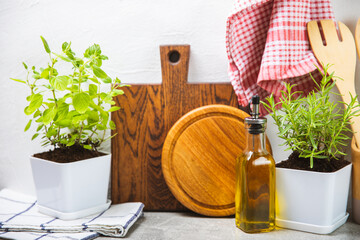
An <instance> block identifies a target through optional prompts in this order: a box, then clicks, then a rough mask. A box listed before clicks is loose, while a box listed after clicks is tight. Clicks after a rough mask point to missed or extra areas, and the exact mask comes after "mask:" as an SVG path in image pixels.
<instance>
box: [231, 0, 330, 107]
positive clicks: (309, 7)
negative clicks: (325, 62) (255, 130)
mask: <svg viewBox="0 0 360 240" xmlns="http://www.w3.org/2000/svg"><path fill="white" fill-rule="evenodd" d="M319 19H334V14H333V10H332V6H331V3H330V0H236V2H235V8H234V10H233V12H232V14H230V16H229V18H228V20H227V31H226V46H227V53H228V58H229V76H230V80H231V83H232V85H233V87H234V90H235V93H236V95H237V97H238V100H239V104H240V105H242V106H247V105H248V103H249V100H250V99H251V97H252V96H253V95H255V94H258V95H259V96H260V98H261V99H262V100H265V97H267V96H269V95H270V94H271V93H273V94H274V97H275V100H277V101H278V99H279V97H280V96H279V95H280V91H281V90H284V89H285V87H284V84H283V83H284V82H291V83H292V84H297V87H296V88H295V89H294V90H297V91H302V92H304V93H305V94H308V93H309V92H310V91H311V90H313V88H314V83H313V80H312V79H311V77H310V75H309V73H310V72H313V73H312V75H313V77H314V78H315V79H317V80H319V79H321V74H320V73H319V72H318V71H317V70H316V66H315V64H316V65H317V66H319V65H318V63H317V61H316V58H315V57H314V55H313V53H312V51H311V48H310V44H309V41H308V37H307V32H306V24H307V22H309V21H311V20H319ZM260 111H261V113H263V114H264V113H265V110H264V109H263V108H261V109H260Z"/></svg>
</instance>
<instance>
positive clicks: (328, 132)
mask: <svg viewBox="0 0 360 240" xmlns="http://www.w3.org/2000/svg"><path fill="white" fill-rule="evenodd" d="M328 68H329V66H326V67H324V71H323V74H322V76H323V77H322V79H321V82H320V83H317V82H316V81H315V79H314V78H313V77H312V79H313V81H314V82H315V84H316V87H315V89H314V90H313V91H312V92H310V93H309V94H308V95H307V97H303V96H302V93H301V92H298V91H293V88H294V86H295V85H291V84H286V91H282V92H281V97H280V101H279V102H278V103H275V101H274V97H273V95H271V96H270V97H268V98H266V101H267V102H262V103H263V106H264V107H265V109H266V110H267V111H269V112H271V113H270V115H271V116H272V118H273V119H274V121H275V124H276V125H277V127H278V130H279V132H278V136H279V137H280V138H282V139H283V140H284V141H285V143H284V145H287V146H288V148H287V150H292V151H293V152H295V151H296V152H298V153H299V154H300V155H299V156H300V157H303V158H308V159H309V160H310V168H313V164H314V158H317V159H328V160H330V158H336V159H337V158H338V157H339V156H340V155H345V153H344V152H343V150H342V148H343V147H344V146H346V142H347V141H348V140H349V139H350V137H349V136H348V135H347V134H346V133H348V132H351V129H350V128H349V124H351V119H352V117H353V116H355V115H357V114H358V112H359V106H358V105H357V104H356V103H357V101H356V96H351V102H350V103H349V104H346V103H343V102H341V103H342V104H345V107H344V108H343V109H342V108H340V107H339V106H338V103H335V102H333V101H331V100H330V96H331V95H332V94H336V93H333V92H332V91H331V90H332V88H333V87H334V86H335V81H337V80H340V81H341V79H337V78H336V77H334V73H331V74H329V75H328ZM319 71H320V70H319ZM331 79H333V81H331ZM280 107H282V108H281V109H278V108H280Z"/></svg>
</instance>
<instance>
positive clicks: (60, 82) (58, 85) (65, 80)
mask: <svg viewBox="0 0 360 240" xmlns="http://www.w3.org/2000/svg"><path fill="white" fill-rule="evenodd" d="M69 82H70V77H68V76H57V77H55V78H54V79H53V80H52V81H50V84H51V85H52V86H53V87H54V88H55V89H56V90H59V91H64V90H65V89H66V87H67V86H68V84H69Z"/></svg>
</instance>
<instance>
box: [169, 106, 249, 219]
mask: <svg viewBox="0 0 360 240" xmlns="http://www.w3.org/2000/svg"><path fill="white" fill-rule="evenodd" d="M247 116H248V115H247V114H246V113H244V112H242V111H241V110H239V109H236V108H233V107H229V106H225V105H209V106H205V107H201V108H197V109H195V110H193V111H191V112H189V113H187V114H186V115H185V116H184V117H182V118H181V119H180V120H179V121H177V122H176V123H175V125H174V126H173V127H172V128H171V130H170V131H169V133H168V135H167V137H166V140H165V143H164V147H163V152H162V168H163V172H164V176H165V180H166V182H167V185H168V186H169V187H170V190H171V191H172V193H173V194H174V195H175V197H176V198H177V199H178V200H179V201H180V202H181V203H182V204H184V205H185V206H186V207H187V208H189V209H191V210H193V211H195V212H197V213H200V214H203V215H208V216H227V215H232V214H234V213H235V203H234V201H235V162H236V161H235V160H236V157H237V156H238V155H240V153H241V152H242V150H243V149H244V148H245V144H246V139H245V135H244V122H243V120H244V118H245V117H247Z"/></svg>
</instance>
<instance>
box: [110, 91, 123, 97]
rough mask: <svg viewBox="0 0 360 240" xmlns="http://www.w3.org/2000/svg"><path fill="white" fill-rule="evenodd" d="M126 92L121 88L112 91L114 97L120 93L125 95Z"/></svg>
mask: <svg viewBox="0 0 360 240" xmlns="http://www.w3.org/2000/svg"><path fill="white" fill-rule="evenodd" d="M123 94H124V91H123V90H120V89H114V90H113V92H112V93H111V96H112V97H116V96H118V95H123Z"/></svg>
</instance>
